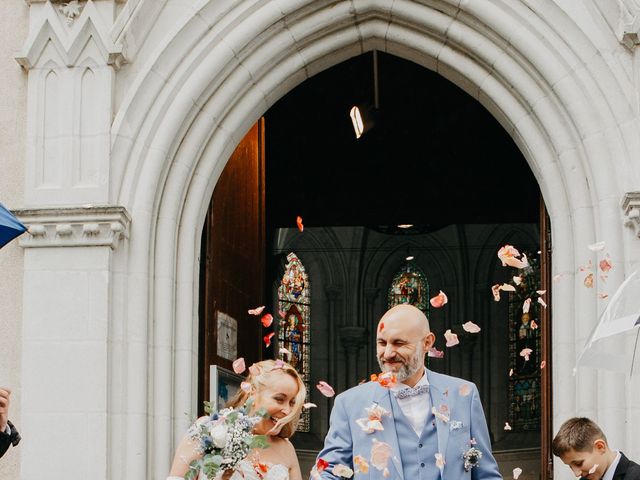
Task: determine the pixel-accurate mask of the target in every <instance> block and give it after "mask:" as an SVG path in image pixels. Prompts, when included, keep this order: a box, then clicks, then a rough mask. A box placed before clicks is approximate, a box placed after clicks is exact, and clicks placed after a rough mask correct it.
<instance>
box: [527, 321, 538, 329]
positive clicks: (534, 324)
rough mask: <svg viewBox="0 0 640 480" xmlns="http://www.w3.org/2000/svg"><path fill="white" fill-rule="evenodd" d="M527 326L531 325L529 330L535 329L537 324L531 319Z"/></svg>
mask: <svg viewBox="0 0 640 480" xmlns="http://www.w3.org/2000/svg"><path fill="white" fill-rule="evenodd" d="M529 326H530V327H531V330H535V329H536V328H538V324H537V323H536V321H535V320H531V322H530V323H529Z"/></svg>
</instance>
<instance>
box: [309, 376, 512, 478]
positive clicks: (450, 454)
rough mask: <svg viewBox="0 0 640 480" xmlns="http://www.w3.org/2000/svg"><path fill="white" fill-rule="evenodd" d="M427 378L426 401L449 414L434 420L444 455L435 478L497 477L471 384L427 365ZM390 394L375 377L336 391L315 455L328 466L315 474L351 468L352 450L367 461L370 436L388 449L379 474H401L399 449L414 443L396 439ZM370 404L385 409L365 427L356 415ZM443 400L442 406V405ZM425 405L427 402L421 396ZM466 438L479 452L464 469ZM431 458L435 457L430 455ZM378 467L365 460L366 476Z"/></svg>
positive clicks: (468, 445)
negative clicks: (374, 426) (377, 426)
mask: <svg viewBox="0 0 640 480" xmlns="http://www.w3.org/2000/svg"><path fill="white" fill-rule="evenodd" d="M427 379H428V381H429V385H430V387H429V395H430V397H431V405H432V406H435V407H436V409H438V410H439V411H443V412H446V411H447V410H448V416H449V421H443V420H442V419H437V420H436V428H437V439H438V450H437V451H438V452H440V453H441V454H443V455H444V459H445V462H446V463H445V466H444V469H442V471H441V475H440V476H441V478H442V479H443V480H448V479H451V480H455V479H462V478H464V479H474V480H491V479H501V478H502V476H501V475H500V472H499V471H498V465H497V464H496V461H495V459H494V458H493V455H492V454H491V442H490V439H489V431H488V429H487V422H486V419H485V416H484V412H483V410H482V405H481V403H480V398H479V396H478V389H477V388H476V386H475V385H474V384H473V383H471V382H467V381H466V380H462V379H459V378H455V377H450V376H447V375H442V374H439V373H435V372H432V371H430V370H427ZM463 385H465V386H464V387H463V388H462V391H461V390H460V387H461V386H463ZM390 395H391V393H390V391H389V390H388V389H386V388H384V387H381V386H380V385H379V384H378V383H377V382H368V383H365V384H363V385H359V386H357V387H354V388H351V389H349V390H347V391H346V392H343V393H341V394H340V395H338V396H337V397H336V399H335V404H334V406H333V410H332V412H331V421H330V428H329V433H327V437H326V439H325V443H324V448H323V449H322V451H321V452H320V454H319V455H318V458H322V459H323V460H325V461H327V462H329V467H328V468H327V469H326V470H324V471H323V472H322V474H321V475H322V477H323V479H331V480H338V478H340V477H336V476H334V475H333V474H332V473H331V470H332V469H333V467H334V466H335V465H337V464H343V465H347V466H348V467H350V468H353V469H354V470H355V468H354V466H353V457H354V456H355V455H361V456H362V457H364V458H365V459H367V461H369V459H370V453H371V446H372V444H373V439H376V440H378V441H380V442H385V443H387V444H389V445H390V446H391V448H392V450H393V455H392V458H391V459H390V461H389V464H388V469H389V473H390V475H389V477H388V478H387V479H385V480H394V479H401V480H404V476H403V468H402V460H401V456H400V449H401V448H415V442H412V443H409V442H410V440H407V439H400V440H399V439H398V437H397V434H396V427H395V422H394V419H393V417H392V416H391V412H392V408H391V397H390ZM425 398H426V397H425ZM373 404H378V405H380V406H381V407H383V408H384V409H386V410H387V411H388V412H390V414H389V415H388V416H385V417H383V420H382V425H383V427H384V430H382V431H375V432H374V433H366V432H365V431H363V429H362V428H361V427H360V426H359V425H358V424H357V423H356V420H357V419H359V418H363V417H367V412H366V411H365V408H367V407H370V406H372V405H373ZM443 405H445V406H446V408H444V407H442V406H443ZM441 407H442V409H441ZM425 408H427V405H426V402H425ZM472 439H474V440H475V445H474V446H475V448H477V449H478V450H480V451H481V452H482V458H481V459H480V461H479V462H478V464H477V466H475V467H473V468H472V469H471V470H470V471H465V469H464V459H463V454H464V453H465V452H467V451H468V450H469V448H471V446H472V445H471V442H472ZM433 461H434V463H435V458H434V460H433ZM382 473H383V472H381V471H380V470H377V469H376V468H374V467H373V466H372V465H371V466H370V469H369V473H368V474H367V475H366V476H368V477H370V478H380V479H382V478H383V474H382ZM357 476H358V477H360V478H361V477H363V476H365V475H362V474H357ZM407 480H412V479H407Z"/></svg>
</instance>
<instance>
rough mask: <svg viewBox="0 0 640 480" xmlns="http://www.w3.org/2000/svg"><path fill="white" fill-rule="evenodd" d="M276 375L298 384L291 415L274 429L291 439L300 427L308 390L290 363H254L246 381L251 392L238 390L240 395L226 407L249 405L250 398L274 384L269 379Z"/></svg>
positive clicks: (282, 419) (279, 434)
mask: <svg viewBox="0 0 640 480" xmlns="http://www.w3.org/2000/svg"><path fill="white" fill-rule="evenodd" d="M276 374H280V375H289V376H290V377H291V378H293V379H294V380H295V381H296V383H297V384H298V393H297V394H296V396H295V400H294V404H293V407H292V408H291V413H289V415H287V416H286V417H283V418H281V419H280V420H278V423H276V425H275V427H273V428H274V430H275V429H278V428H280V431H279V433H278V436H279V437H282V438H290V437H291V436H292V435H293V434H294V433H295V431H296V427H297V426H298V421H299V420H300V413H302V406H303V405H304V400H305V398H306V397H307V389H306V388H305V386H304V383H303V382H302V378H300V375H299V374H298V372H297V371H296V369H295V368H293V367H292V366H291V365H289V364H288V363H286V362H283V361H281V360H277V361H276V360H263V361H261V362H257V363H254V364H253V365H252V366H251V368H249V375H248V376H247V378H246V379H245V382H246V383H248V384H250V385H251V389H250V391H245V390H243V389H240V390H238V393H236V395H235V396H234V397H233V398H231V400H229V401H228V402H227V405H226V406H227V407H233V408H237V407H241V406H242V405H244V404H245V403H247V400H249V399H250V398H253V397H255V396H256V395H260V392H261V391H262V390H263V389H264V387H266V386H267V384H269V383H272V382H273V380H271V381H269V378H270V377H272V376H273V375H276ZM247 390H249V389H247Z"/></svg>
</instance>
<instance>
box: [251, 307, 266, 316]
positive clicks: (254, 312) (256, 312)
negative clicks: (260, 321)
mask: <svg viewBox="0 0 640 480" xmlns="http://www.w3.org/2000/svg"><path fill="white" fill-rule="evenodd" d="M263 310H264V305H263V306H261V307H257V308H252V309H251V310H248V312H249V315H260V314H261V313H262V311H263Z"/></svg>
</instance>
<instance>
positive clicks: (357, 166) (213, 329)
mask: <svg viewBox="0 0 640 480" xmlns="http://www.w3.org/2000/svg"><path fill="white" fill-rule="evenodd" d="M377 55H378V57H377V65H375V66H374V61H373V55H372V54H371V53H367V54H364V55H360V56H358V57H354V58H352V59H350V60H348V61H345V62H343V63H341V64H338V65H336V66H334V67H332V68H330V69H328V70H325V71H324V72H321V73H320V74H318V75H316V76H315V77H313V78H311V79H309V80H307V81H306V82H304V83H302V84H301V85H300V86H298V87H297V88H296V89H294V90H292V91H291V92H289V93H288V94H287V95H286V96H284V97H283V98H282V99H280V101H279V102H277V103H276V104H275V105H274V106H273V107H272V108H271V109H270V110H269V111H268V112H267V113H266V114H265V117H264V119H263V120H261V121H260V122H258V124H256V125H255V126H254V127H253V128H252V130H251V131H250V132H249V133H248V134H247V136H246V137H245V139H244V140H243V142H242V143H241V144H240V145H239V147H238V148H237V150H236V152H235V153H234V155H233V156H232V157H231V159H230V160H229V162H228V164H227V166H226V167H225V170H224V171H223V173H222V176H221V177H220V180H219V181H218V182H217V184H216V189H215V192H214V194H213V199H212V204H211V207H210V209H209V213H208V215H207V220H206V223H205V228H204V230H203V242H202V245H203V247H202V255H201V282H200V285H201V292H200V336H199V338H200V350H199V351H200V359H199V365H200V372H199V379H200V387H199V397H200V399H206V398H208V386H209V383H210V379H209V366H210V365H213V364H215V365H218V366H220V367H223V368H226V369H230V367H231V361H232V360H233V357H234V356H244V357H245V359H246V360H247V362H248V363H251V362H252V361H255V360H258V359H261V358H277V357H280V358H282V355H286V356H287V358H286V359H288V360H290V361H291V362H292V363H294V364H295V365H296V367H297V368H298V369H299V371H300V372H301V373H302V374H303V376H304V378H305V380H306V381H307V382H308V386H309V387H310V388H309V391H310V398H309V401H312V402H313V403H316V404H317V405H318V408H316V409H313V410H311V411H309V412H307V413H306V414H305V418H303V421H302V422H301V425H300V430H301V431H300V432H299V433H298V434H297V435H296V436H294V437H293V441H294V444H295V445H296V447H297V449H298V452H299V456H300V459H301V462H302V463H303V471H305V469H306V470H309V468H310V467H309V464H310V462H313V459H314V457H315V453H316V452H317V450H319V448H320V447H321V442H322V439H323V437H324V435H325V434H326V431H327V429H328V418H329V413H330V409H331V405H332V402H331V400H329V399H326V398H324V397H322V396H321V395H320V393H319V392H318V391H317V390H316V389H315V384H316V383H317V381H319V380H325V381H328V382H329V383H331V384H332V385H333V386H334V388H335V389H336V391H337V392H339V391H343V390H345V389H347V388H349V387H351V386H354V385H356V384H357V383H358V382H360V381H362V380H366V379H368V377H369V375H370V374H372V373H375V372H377V371H378V366H377V362H376V358H375V348H374V338H375V324H376V322H377V320H378V319H379V317H380V316H381V315H382V314H383V313H384V311H385V310H386V309H387V308H388V307H389V306H392V305H394V304H397V303H412V304H415V305H416V306H418V308H421V309H423V310H424V311H425V313H427V315H428V316H429V318H430V321H431V328H432V330H433V331H434V332H435V333H436V335H437V338H438V340H437V342H436V348H437V351H434V352H432V355H431V356H430V357H429V358H428V367H429V368H431V369H433V370H435V371H438V372H442V373H447V374H450V375H455V376H459V377H463V378H466V379H469V380H471V381H473V382H475V383H476V384H477V385H478V388H479V391H480V393H481V396H482V401H483V405H484V408H485V414H486V416H487V420H488V424H489V428H490V430H491V435H492V441H493V449H494V452H496V457H497V458H498V461H499V463H500V466H501V470H502V471H503V473H504V474H505V475H507V474H508V476H510V472H511V470H512V469H513V468H515V467H520V468H522V469H523V470H524V472H525V473H523V475H522V476H521V477H520V478H522V479H529V478H547V474H548V472H550V467H548V465H550V463H549V459H550V452H549V447H548V441H549V439H550V435H551V403H550V398H551V382H550V367H551V365H550V359H551V351H550V339H551V336H550V327H551V325H550V319H549V315H548V310H547V308H546V307H545V305H548V304H549V303H550V302H549V300H550V299H549V295H548V294H545V293H537V292H542V291H549V290H550V289H549V285H548V282H549V279H548V277H549V275H548V272H549V271H550V268H549V259H550V248H551V246H550V244H549V241H548V238H550V236H549V224H548V220H547V216H546V211H545V207H544V204H543V202H542V200H541V197H540V192H539V189H538V184H537V182H536V179H535V177H534V176H533V174H532V172H531V170H530V169H529V166H528V164H527V162H526V161H525V159H524V157H523V156H522V154H521V153H520V151H519V150H518V148H517V146H516V145H515V144H514V142H513V141H512V139H511V138H510V137H509V135H508V134H507V132H506V131H505V130H504V129H503V128H502V127H501V126H500V125H499V124H498V122H497V121H496V120H495V119H494V118H493V116H492V115H491V114H490V113H489V112H487V111H486V110H485V109H484V108H483V107H482V106H481V105H480V104H479V103H478V102H477V101H475V100H474V99H472V98H471V97H470V96H468V95H467V94H466V93H464V92H463V91H462V90H460V89H459V88H458V87H456V86H455V85H453V84H452V83H450V82H449V81H447V80H445V79H444V78H443V77H441V76H439V75H438V74H436V73H434V72H431V71H430V70H427V69H425V68H423V67H421V66H418V65H416V64H413V63H411V62H409V61H406V60H402V59H400V58H398V57H394V56H391V55H386V54H381V53H378V54H377ZM356 104H359V105H365V106H367V107H369V110H370V111H372V113H374V120H375V124H374V125H373V126H372V127H371V128H370V130H368V131H366V132H365V133H364V135H363V136H362V137H360V138H356V136H355V134H354V130H353V128H352V125H351V120H350V118H349V110H350V108H351V107H352V106H353V105H356ZM376 104H377V107H378V108H375V105H376ZM367 127H369V125H367ZM390 159H391V160H392V161H389V160H390ZM217 199H218V200H217ZM298 217H300V222H299V224H297V223H296V221H297V219H298ZM505 245H512V246H514V247H515V248H516V249H518V250H519V251H520V252H521V253H523V254H526V255H527V258H528V259H529V264H530V267H529V268H527V269H516V268H511V267H508V266H507V267H505V266H503V265H502V263H501V261H500V259H499V258H498V256H497V253H498V251H499V249H500V248H501V247H503V246H505ZM514 277H517V278H518V280H516V278H514ZM503 284H508V285H511V287H512V288H513V290H514V291H512V292H511V291H509V290H506V291H505V290H503V291H499V292H498V293H497V295H500V300H499V301H496V299H495V298H494V294H493V293H492V287H493V286H494V285H503ZM505 288H507V289H509V287H505ZM440 291H442V292H444V294H446V296H447V298H448V301H447V303H445V304H444V305H442V306H440V305H439V304H438V303H437V302H436V301H434V302H433V303H432V302H431V301H430V300H431V299H432V298H433V297H436V296H437V295H438V293H439V292H440ZM441 298H442V297H441ZM527 299H530V300H533V301H531V302H527ZM538 299H540V300H538ZM525 303H526V305H527V306H526V307H525V306H524V305H525ZM258 305H266V310H265V311H269V312H270V313H272V314H273V316H274V322H273V324H272V325H269V326H264V325H263V324H261V323H260V322H259V318H256V317H253V316H250V315H248V313H247V310H248V309H249V308H253V307H256V306H258ZM527 307H528V308H527ZM279 313H280V314H279ZM467 322H472V323H473V324H475V325H477V326H479V327H480V331H479V332H476V333H472V332H469V331H468V330H469V328H470V327H469V324H468V323H467ZM465 325H466V327H465ZM445 333H447V334H448V335H449V334H456V335H457V342H458V343H457V344H455V342H454V341H451V340H449V338H445ZM271 334H273V335H272V336H270V335H271ZM223 335H224V336H230V337H229V338H230V340H228V341H224V339H222V336H223ZM234 335H235V337H234ZM234 338H235V340H234ZM447 343H449V344H450V345H451V346H447ZM234 346H235V354H234V351H233V348H234ZM281 347H284V348H286V349H287V350H288V352H289V353H286V354H282V353H281V352H280V348H281ZM527 349H529V350H530V352H529V353H528V354H527V355H525V354H526V353H527ZM523 353H524V354H523ZM199 404H201V402H199ZM307 467H309V468H307Z"/></svg>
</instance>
